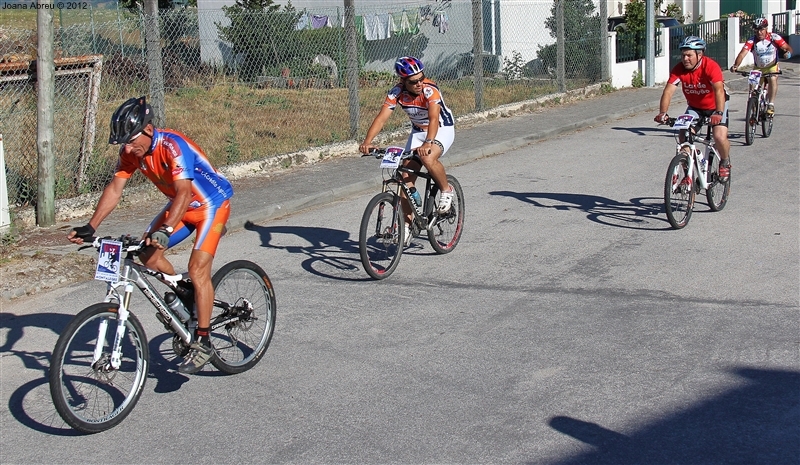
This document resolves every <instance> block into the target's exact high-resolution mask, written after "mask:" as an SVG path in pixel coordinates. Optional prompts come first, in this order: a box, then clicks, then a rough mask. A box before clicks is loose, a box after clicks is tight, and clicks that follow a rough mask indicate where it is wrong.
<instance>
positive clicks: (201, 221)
mask: <svg viewBox="0 0 800 465" xmlns="http://www.w3.org/2000/svg"><path fill="white" fill-rule="evenodd" d="M170 205H171V203H170V204H167V206H166V207H164V210H162V211H161V213H159V214H158V216H156V217H155V218H154V219H153V221H152V222H151V223H150V227H149V228H148V231H154V230H156V229H158V228H160V227H161V225H162V224H164V222H165V221H166V220H167V217H168V216H169V207H170ZM230 214H231V203H230V200H225V201H224V202H222V203H221V204H219V205H211V204H207V205H203V206H201V207H199V208H192V209H189V210H187V211H186V213H185V214H184V215H183V218H181V222H180V223H178V225H177V226H176V227H175V230H174V231H172V234H170V236H169V246H168V247H167V248H170V247H173V246H175V245H178V244H179V243H181V241H183V240H184V239H186V238H187V237H189V235H191V234H192V233H193V232H194V231H197V237H195V240H194V249H195V250H202V251H204V252H208V253H210V254H211V255H214V254H215V253H216V252H217V245H219V239H220V238H221V237H222V235H223V234H225V223H227V222H228V217H229V216H230Z"/></svg>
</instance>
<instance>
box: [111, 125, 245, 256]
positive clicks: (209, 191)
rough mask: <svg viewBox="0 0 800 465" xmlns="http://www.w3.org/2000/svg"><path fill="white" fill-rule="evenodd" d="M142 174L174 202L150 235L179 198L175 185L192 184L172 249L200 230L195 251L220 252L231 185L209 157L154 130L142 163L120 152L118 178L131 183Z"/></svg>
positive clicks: (171, 240) (170, 133)
mask: <svg viewBox="0 0 800 465" xmlns="http://www.w3.org/2000/svg"><path fill="white" fill-rule="evenodd" d="M137 169H138V170H140V171H141V172H142V174H144V175H145V176H146V177H147V178H148V179H149V180H150V181H152V182H153V184H155V186H156V187H157V188H158V190H160V191H161V192H162V193H164V195H166V196H167V197H168V198H169V199H170V202H169V203H167V205H166V206H165V207H164V209H163V210H162V211H161V213H159V214H158V215H157V216H156V217H155V218H154V219H153V221H152V222H151V223H150V227H149V228H148V231H152V230H153V229H157V228H159V227H160V226H161V225H162V224H164V222H165V220H166V218H167V212H168V211H169V208H170V206H171V205H172V200H173V199H174V198H175V195H176V190H175V181H177V180H180V179H188V180H191V181H192V198H191V201H190V202H189V207H188V209H187V210H186V213H185V214H184V216H183V218H181V222H180V223H179V224H178V225H177V226H176V227H175V230H174V231H173V233H172V234H171V235H170V238H169V245H168V247H172V246H174V245H176V244H178V243H179V242H181V241H182V240H184V239H186V238H187V237H188V236H189V235H190V234H191V233H192V232H194V231H195V230H197V237H196V238H195V245H194V248H195V249H197V250H203V251H206V252H208V253H210V254H211V255H214V253H215V252H216V250H217V244H218V243H219V239H220V237H222V235H223V234H224V233H225V223H226V222H227V221H228V217H229V216H230V201H229V200H228V199H230V198H231V197H233V187H232V186H231V183H230V182H229V181H228V180H227V179H226V178H225V176H223V175H222V174H220V173H217V171H216V170H215V169H214V167H212V166H211V163H210V162H209V161H208V157H206V155H205V153H203V151H202V150H201V149H200V147H198V146H197V144H195V143H194V142H193V141H192V140H191V139H189V138H188V137H186V136H184V135H183V134H181V133H179V132H177V131H172V130H168V129H155V128H153V141H152V144H151V145H150V150H149V151H148V152H147V155H145V156H144V158H142V160H141V162H139V159H138V158H137V157H136V156H135V155H127V156H126V155H125V154H123V153H122V152H120V159H119V162H118V164H117V171H116V173H115V176H119V177H121V178H125V179H129V178H130V177H131V176H132V175H133V173H134V172H136V170H137Z"/></svg>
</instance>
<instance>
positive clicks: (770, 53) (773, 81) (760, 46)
mask: <svg viewBox="0 0 800 465" xmlns="http://www.w3.org/2000/svg"><path fill="white" fill-rule="evenodd" d="M767 26H769V22H768V21H767V18H756V19H755V20H754V21H753V30H755V34H756V35H755V36H753V37H751V38H749V39H748V40H747V42H745V43H744V46H743V47H742V50H741V51H740V52H739V55H737V56H736V60H734V61H733V66H731V72H732V73H735V72H736V70H737V69H738V68H739V65H740V64H741V63H742V60H744V57H746V56H747V54H748V52H750V51H752V52H753V62H754V64H755V66H754V67H755V69H758V70H760V71H761V72H762V73H764V74H767V73H777V72H779V71H780V70H781V68H780V66H778V54H779V52H782V53H783V57H784V58H785V59H787V60H788V59H789V58H791V57H792V52H793V50H792V46H791V45H789V44H788V43H786V41H785V40H783V37H781V36H780V35H779V34H775V33H774V32H772V33H770V32H767ZM765 79H767V114H768V115H773V114H775V97H776V96H777V95H778V76H769V77H767V78H765Z"/></svg>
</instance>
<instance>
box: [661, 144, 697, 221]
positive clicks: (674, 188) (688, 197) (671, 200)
mask: <svg viewBox="0 0 800 465" xmlns="http://www.w3.org/2000/svg"><path fill="white" fill-rule="evenodd" d="M694 196H695V191H694V180H693V179H692V178H691V177H689V157H687V156H686V155H685V154H682V153H681V154H678V155H675V157H674V158H673V159H672V161H671V162H670V163H669V169H668V170H667V178H666V180H665V181H664V209H665V210H666V211H667V219H668V220H669V224H671V225H672V227H673V228H675V229H681V228H683V227H684V226H686V225H687V224H689V219H690V218H691V217H692V208H693V207H694Z"/></svg>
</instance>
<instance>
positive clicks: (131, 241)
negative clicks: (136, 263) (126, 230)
mask: <svg viewBox="0 0 800 465" xmlns="http://www.w3.org/2000/svg"><path fill="white" fill-rule="evenodd" d="M89 239H90V240H91V245H89V247H94V248H95V249H97V250H100V243H101V242H102V241H103V240H105V239H110V240H116V241H119V242H122V251H123V252H133V253H136V252H140V251H141V250H142V249H144V248H145V245H144V241H143V240H141V239H139V238H137V237H133V236H131V235H130V234H123V235H122V236H120V237H111V236H104V237H100V236H92V237H90V238H89ZM88 242H89V241H84V245H86V244H87V243H88Z"/></svg>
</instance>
